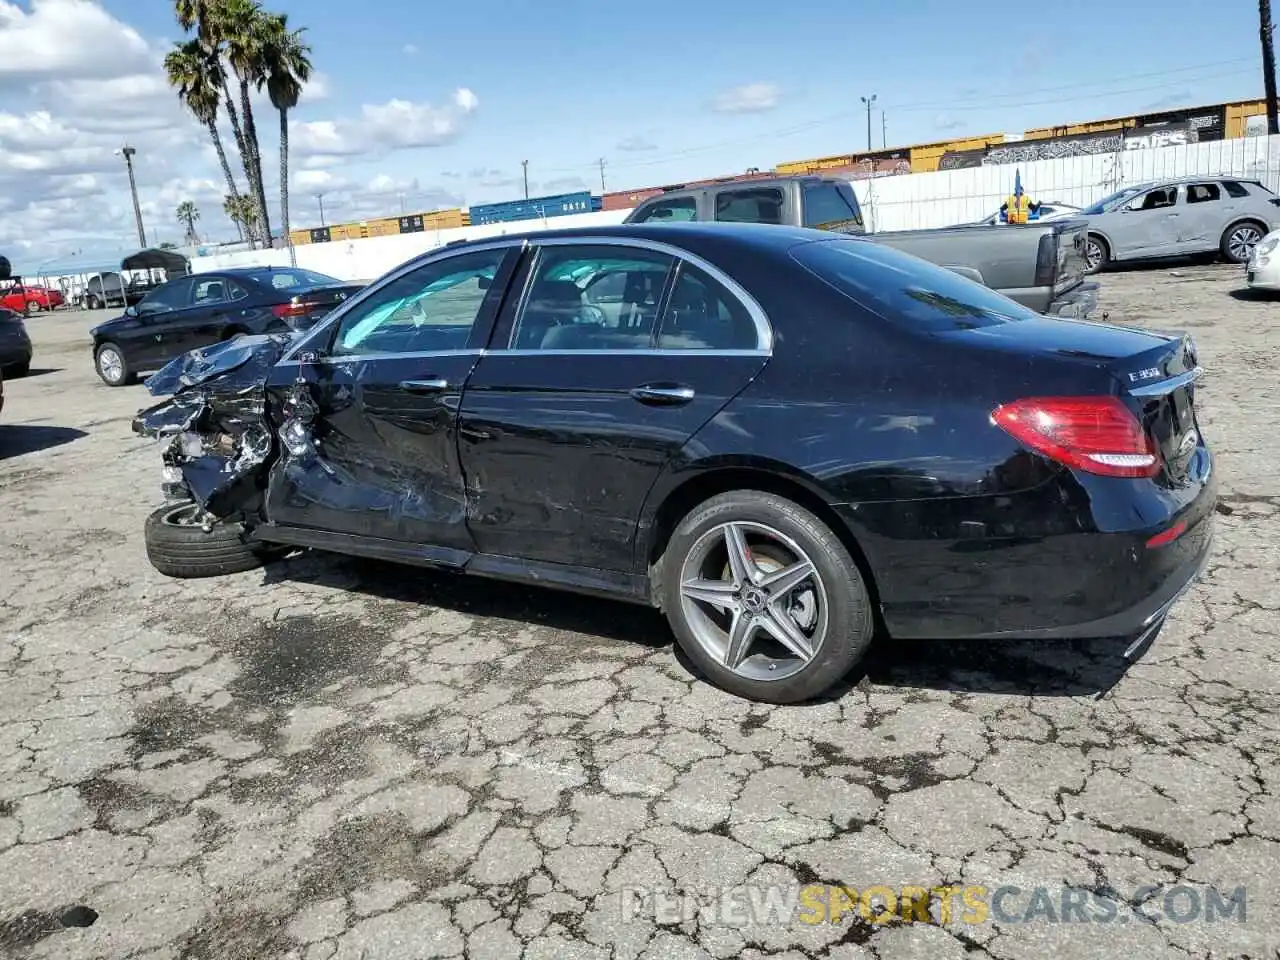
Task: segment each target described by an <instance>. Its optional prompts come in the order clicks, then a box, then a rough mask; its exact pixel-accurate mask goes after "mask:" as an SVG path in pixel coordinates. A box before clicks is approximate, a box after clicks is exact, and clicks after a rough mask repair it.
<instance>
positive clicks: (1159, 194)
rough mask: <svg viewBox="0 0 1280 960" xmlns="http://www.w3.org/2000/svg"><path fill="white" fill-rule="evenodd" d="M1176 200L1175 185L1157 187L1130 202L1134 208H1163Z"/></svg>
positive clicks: (1176, 189) (1176, 191)
mask: <svg viewBox="0 0 1280 960" xmlns="http://www.w3.org/2000/svg"><path fill="white" fill-rule="evenodd" d="M1177 202H1178V188H1177V187H1157V188H1156V189H1155V190H1152V191H1151V192H1149V193H1148V194H1147V195H1146V196H1144V197H1142V198H1140V199H1135V200H1134V201H1133V203H1132V204H1131V206H1132V208H1133V209H1134V210H1163V209H1164V208H1166V207H1172V206H1173V205H1174V204H1176V203H1177Z"/></svg>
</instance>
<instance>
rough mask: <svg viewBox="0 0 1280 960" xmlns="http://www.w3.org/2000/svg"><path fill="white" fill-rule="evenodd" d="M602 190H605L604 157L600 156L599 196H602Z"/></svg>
mask: <svg viewBox="0 0 1280 960" xmlns="http://www.w3.org/2000/svg"><path fill="white" fill-rule="evenodd" d="M604 192H605V186H604V157H601V158H600V195H601V196H603V195H604Z"/></svg>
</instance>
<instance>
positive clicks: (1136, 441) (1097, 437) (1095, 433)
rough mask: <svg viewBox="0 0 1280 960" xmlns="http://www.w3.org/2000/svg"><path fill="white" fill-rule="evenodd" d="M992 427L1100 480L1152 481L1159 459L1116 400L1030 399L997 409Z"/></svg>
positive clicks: (1137, 423)
mask: <svg viewBox="0 0 1280 960" xmlns="http://www.w3.org/2000/svg"><path fill="white" fill-rule="evenodd" d="M991 422H992V423H994V424H995V425H996V426H998V427H1000V428H1001V429H1002V430H1004V431H1005V432H1006V433H1009V434H1010V435H1012V436H1013V437H1015V438H1016V439H1017V440H1019V441H1020V442H1022V443H1023V444H1024V445H1025V446H1027V447H1028V448H1030V449H1031V450H1034V451H1035V452H1036V453H1039V454H1042V455H1043V456H1046V457H1048V458H1049V459H1051V460H1056V461H1057V462H1058V463H1061V464H1065V465H1066V466H1068V467H1074V468H1075V469H1077V470H1083V471H1085V472H1086V473H1096V474H1099V475H1101V476H1104V477H1151V476H1154V475H1155V474H1156V473H1158V472H1159V470H1160V458H1159V456H1157V455H1156V450H1155V447H1154V445H1153V444H1152V443H1151V441H1150V440H1149V439H1148V438H1147V436H1146V434H1144V433H1143V431H1142V424H1141V423H1139V422H1138V418H1137V417H1135V416H1134V415H1133V413H1132V412H1130V410H1129V408H1128V407H1126V406H1125V405H1124V404H1123V403H1122V402H1121V401H1120V399H1119V398H1117V397H1031V398H1029V399H1026V400H1016V401H1014V402H1013V403H1006V404H1004V405H1002V406H1000V407H997V408H996V409H995V410H994V411H992V413H991Z"/></svg>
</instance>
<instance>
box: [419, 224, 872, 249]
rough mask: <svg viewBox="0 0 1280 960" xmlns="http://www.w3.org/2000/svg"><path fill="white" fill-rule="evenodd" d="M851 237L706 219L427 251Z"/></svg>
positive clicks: (784, 244) (753, 245)
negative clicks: (550, 243) (579, 242)
mask: <svg viewBox="0 0 1280 960" xmlns="http://www.w3.org/2000/svg"><path fill="white" fill-rule="evenodd" d="M848 236H850V235H848V234H840V233H834V232H832V231H830V230H814V229H809V228H807V227H788V226H780V225H777V224H763V223H716V222H711V221H706V220H690V221H685V222H682V223H620V224H607V225H604V226H598V227H569V228H567V229H562V230H531V231H520V232H517V233H507V234H502V235H500V236H495V237H476V238H475V239H471V240H455V241H454V242H453V243H451V244H447V245H446V246H444V247H436V248H435V249H433V250H429V251H427V254H426V255H431V254H436V253H439V252H441V251H442V250H449V249H454V250H464V249H467V248H469V247H472V246H477V245H479V244H483V243H497V242H508V243H520V242H528V243H538V242H540V241H543V240H566V239H574V238H581V239H583V240H591V239H594V238H601V239H618V240H649V241H653V242H655V243H669V244H672V245H673V246H677V247H679V246H698V247H701V246H704V245H706V244H708V243H711V244H720V245H726V246H731V247H735V248H738V249H755V250H760V251H770V250H776V251H782V250H787V249H789V248H791V247H793V246H795V245H796V244H797V243H807V242H810V241H814V240H832V239H836V238H839V237H848Z"/></svg>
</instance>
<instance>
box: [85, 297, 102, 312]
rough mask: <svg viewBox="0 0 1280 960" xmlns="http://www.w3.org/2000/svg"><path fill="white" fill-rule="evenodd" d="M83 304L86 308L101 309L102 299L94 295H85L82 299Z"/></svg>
mask: <svg viewBox="0 0 1280 960" xmlns="http://www.w3.org/2000/svg"><path fill="white" fill-rule="evenodd" d="M84 306H85V309H86V310H101V309H102V301H100V300H99V299H98V298H97V297H94V296H90V297H86V298H85V301H84Z"/></svg>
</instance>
